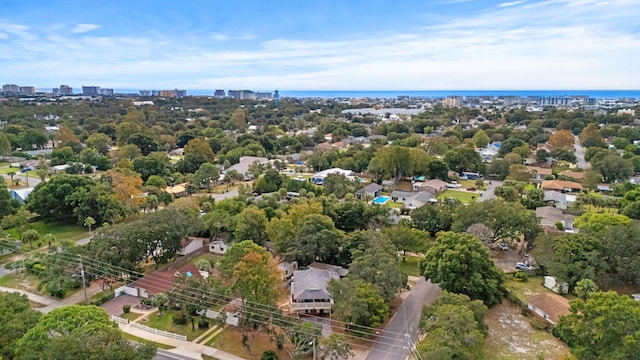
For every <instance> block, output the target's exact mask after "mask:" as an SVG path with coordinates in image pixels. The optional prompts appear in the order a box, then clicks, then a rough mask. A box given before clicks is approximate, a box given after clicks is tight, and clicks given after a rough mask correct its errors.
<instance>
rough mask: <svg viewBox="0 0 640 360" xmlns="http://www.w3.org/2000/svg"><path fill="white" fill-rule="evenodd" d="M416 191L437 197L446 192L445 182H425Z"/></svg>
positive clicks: (437, 180) (435, 180) (438, 180)
mask: <svg viewBox="0 0 640 360" xmlns="http://www.w3.org/2000/svg"><path fill="white" fill-rule="evenodd" d="M418 190H421V191H427V192H430V193H431V194H433V195H438V194H440V193H443V192H444V191H445V190H447V182H446V181H442V180H440V179H431V180H427V181H425V182H423V183H422V185H420V187H419V188H418Z"/></svg>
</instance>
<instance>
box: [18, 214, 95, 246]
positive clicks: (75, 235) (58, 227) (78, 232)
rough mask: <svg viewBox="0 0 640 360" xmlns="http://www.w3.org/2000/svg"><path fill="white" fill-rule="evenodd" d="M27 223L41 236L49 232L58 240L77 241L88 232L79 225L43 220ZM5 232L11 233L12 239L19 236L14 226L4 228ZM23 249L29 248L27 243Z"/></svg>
mask: <svg viewBox="0 0 640 360" xmlns="http://www.w3.org/2000/svg"><path fill="white" fill-rule="evenodd" d="M29 225H30V226H31V228H32V229H35V230H37V231H38V233H39V234H40V236H41V237H42V236H44V235H46V234H49V233H51V234H53V235H55V236H56V238H57V239H58V241H60V240H69V241H77V240H80V239H83V238H85V237H87V236H89V234H88V233H87V229H85V228H83V227H82V226H80V225H71V224H59V223H45V222H44V221H36V222H33V223H30V224H29ZM6 232H7V233H9V234H11V237H12V238H14V239H19V238H20V234H18V230H17V229H15V228H12V229H8V230H6ZM34 245H35V244H34ZM41 245H47V244H44V243H42V244H41ZM23 249H24V250H29V245H25V246H23Z"/></svg>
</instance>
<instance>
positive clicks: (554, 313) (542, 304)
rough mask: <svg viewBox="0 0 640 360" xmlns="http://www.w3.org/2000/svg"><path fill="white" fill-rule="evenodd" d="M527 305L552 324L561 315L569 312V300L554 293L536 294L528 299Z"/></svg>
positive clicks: (554, 323) (555, 322)
mask: <svg viewBox="0 0 640 360" xmlns="http://www.w3.org/2000/svg"><path fill="white" fill-rule="evenodd" d="M527 307H528V308H529V310H531V311H532V312H533V313H534V314H536V315H538V316H540V317H541V318H543V319H545V320H547V321H548V322H549V323H550V324H552V325H556V324H557V323H558V320H559V319H560V317H561V316H565V315H569V313H570V311H569V300H567V299H566V298H564V297H562V296H560V295H556V294H547V293H543V294H540V295H536V296H534V297H532V298H530V299H529V301H528V304H527Z"/></svg>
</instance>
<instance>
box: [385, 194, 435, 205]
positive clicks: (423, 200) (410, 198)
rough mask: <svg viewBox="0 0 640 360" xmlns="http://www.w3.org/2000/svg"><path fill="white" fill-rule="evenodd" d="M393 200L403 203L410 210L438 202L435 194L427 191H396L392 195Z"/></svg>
mask: <svg viewBox="0 0 640 360" xmlns="http://www.w3.org/2000/svg"><path fill="white" fill-rule="evenodd" d="M391 200H392V201H395V202H399V203H402V204H403V205H404V206H405V207H407V208H409V209H417V208H419V207H421V206H422V205H425V204H429V203H433V202H436V201H437V200H436V199H435V198H434V196H433V194H431V193H428V192H426V191H418V192H409V191H400V190H395V191H393V192H392V193H391Z"/></svg>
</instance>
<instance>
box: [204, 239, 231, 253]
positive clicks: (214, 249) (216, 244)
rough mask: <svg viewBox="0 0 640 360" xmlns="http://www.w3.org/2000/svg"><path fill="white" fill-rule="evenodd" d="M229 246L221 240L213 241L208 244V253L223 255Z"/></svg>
mask: <svg viewBox="0 0 640 360" xmlns="http://www.w3.org/2000/svg"><path fill="white" fill-rule="evenodd" d="M230 246H231V245H229V244H228V243H227V242H225V241H223V240H214V241H212V242H210V243H209V252H210V253H214V254H218V255H224V253H226V252H227V250H229V247H230Z"/></svg>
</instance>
